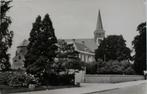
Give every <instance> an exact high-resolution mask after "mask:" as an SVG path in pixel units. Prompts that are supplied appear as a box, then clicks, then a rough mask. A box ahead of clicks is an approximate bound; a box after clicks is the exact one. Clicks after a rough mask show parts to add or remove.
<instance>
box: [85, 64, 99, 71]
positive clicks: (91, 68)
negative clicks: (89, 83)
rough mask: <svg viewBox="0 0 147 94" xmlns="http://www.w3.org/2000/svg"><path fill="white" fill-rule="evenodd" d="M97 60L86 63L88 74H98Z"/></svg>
mask: <svg viewBox="0 0 147 94" xmlns="http://www.w3.org/2000/svg"><path fill="white" fill-rule="evenodd" d="M97 67H98V66H97V62H91V63H87V64H86V74H96V73H97Z"/></svg>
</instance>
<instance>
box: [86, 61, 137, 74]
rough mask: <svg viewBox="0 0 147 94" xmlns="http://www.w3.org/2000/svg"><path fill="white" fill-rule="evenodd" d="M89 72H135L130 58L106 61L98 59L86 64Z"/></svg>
mask: <svg viewBox="0 0 147 94" xmlns="http://www.w3.org/2000/svg"><path fill="white" fill-rule="evenodd" d="M86 73H87V74H135V71H134V70H133V68H132V64H131V63H130V62H129V61H128V60H123V61H117V60H109V61H107V62H104V61H102V60H100V59H99V60H97V62H92V63H89V64H86Z"/></svg>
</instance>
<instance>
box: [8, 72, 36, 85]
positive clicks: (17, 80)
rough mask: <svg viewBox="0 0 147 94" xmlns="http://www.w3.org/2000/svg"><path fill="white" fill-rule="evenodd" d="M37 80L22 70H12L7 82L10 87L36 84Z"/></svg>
mask: <svg viewBox="0 0 147 94" xmlns="http://www.w3.org/2000/svg"><path fill="white" fill-rule="evenodd" d="M36 83H37V80H36V79H35V78H34V77H33V76H32V75H29V74H26V73H23V72H13V73H11V74H10V75H9V79H8V81H7V84H8V85H9V86H11V87H28V85H29V84H36Z"/></svg>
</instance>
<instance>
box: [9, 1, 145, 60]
mask: <svg viewBox="0 0 147 94" xmlns="http://www.w3.org/2000/svg"><path fill="white" fill-rule="evenodd" d="M11 5H12V6H13V7H12V8H11V9H10V10H9V12H8V15H9V16H10V17H11V19H12V24H11V26H10V30H13V31H14V38H13V46H12V47H11V49H10V50H9V51H10V53H11V58H12V57H14V55H15V51H16V47H17V46H18V45H19V44H20V43H21V42H22V41H23V40H24V39H28V38H29V33H30V31H31V29H32V23H33V22H34V21H35V19H36V17H37V16H38V15H41V16H42V18H43V17H44V15H45V14H47V13H48V14H49V15H50V18H51V20H52V22H53V27H54V29H55V34H56V37H57V38H62V39H69V38H70V39H74V38H75V39H76V38H94V35H93V32H94V30H95V29H96V23H97V22H96V21H97V15H98V10H100V11H101V17H102V22H103V27H104V30H105V31H106V36H107V35H114V34H115V35H123V37H124V39H125V40H126V44H127V46H128V47H130V48H132V44H131V41H133V39H134V37H135V36H136V35H137V31H136V28H137V26H138V24H140V23H141V22H144V21H145V17H146V16H145V15H146V13H147V12H146V10H145V3H144V0H13V2H12V3H11Z"/></svg>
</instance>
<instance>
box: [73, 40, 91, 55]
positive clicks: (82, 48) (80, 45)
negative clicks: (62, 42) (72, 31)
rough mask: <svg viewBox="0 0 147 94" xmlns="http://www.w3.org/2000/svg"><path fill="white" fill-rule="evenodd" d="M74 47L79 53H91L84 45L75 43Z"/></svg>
mask: <svg viewBox="0 0 147 94" xmlns="http://www.w3.org/2000/svg"><path fill="white" fill-rule="evenodd" d="M75 45H76V48H77V49H78V50H80V51H85V52H90V53H92V51H91V50H90V49H89V48H88V47H87V46H85V45H84V44H82V43H78V42H75Z"/></svg>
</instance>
